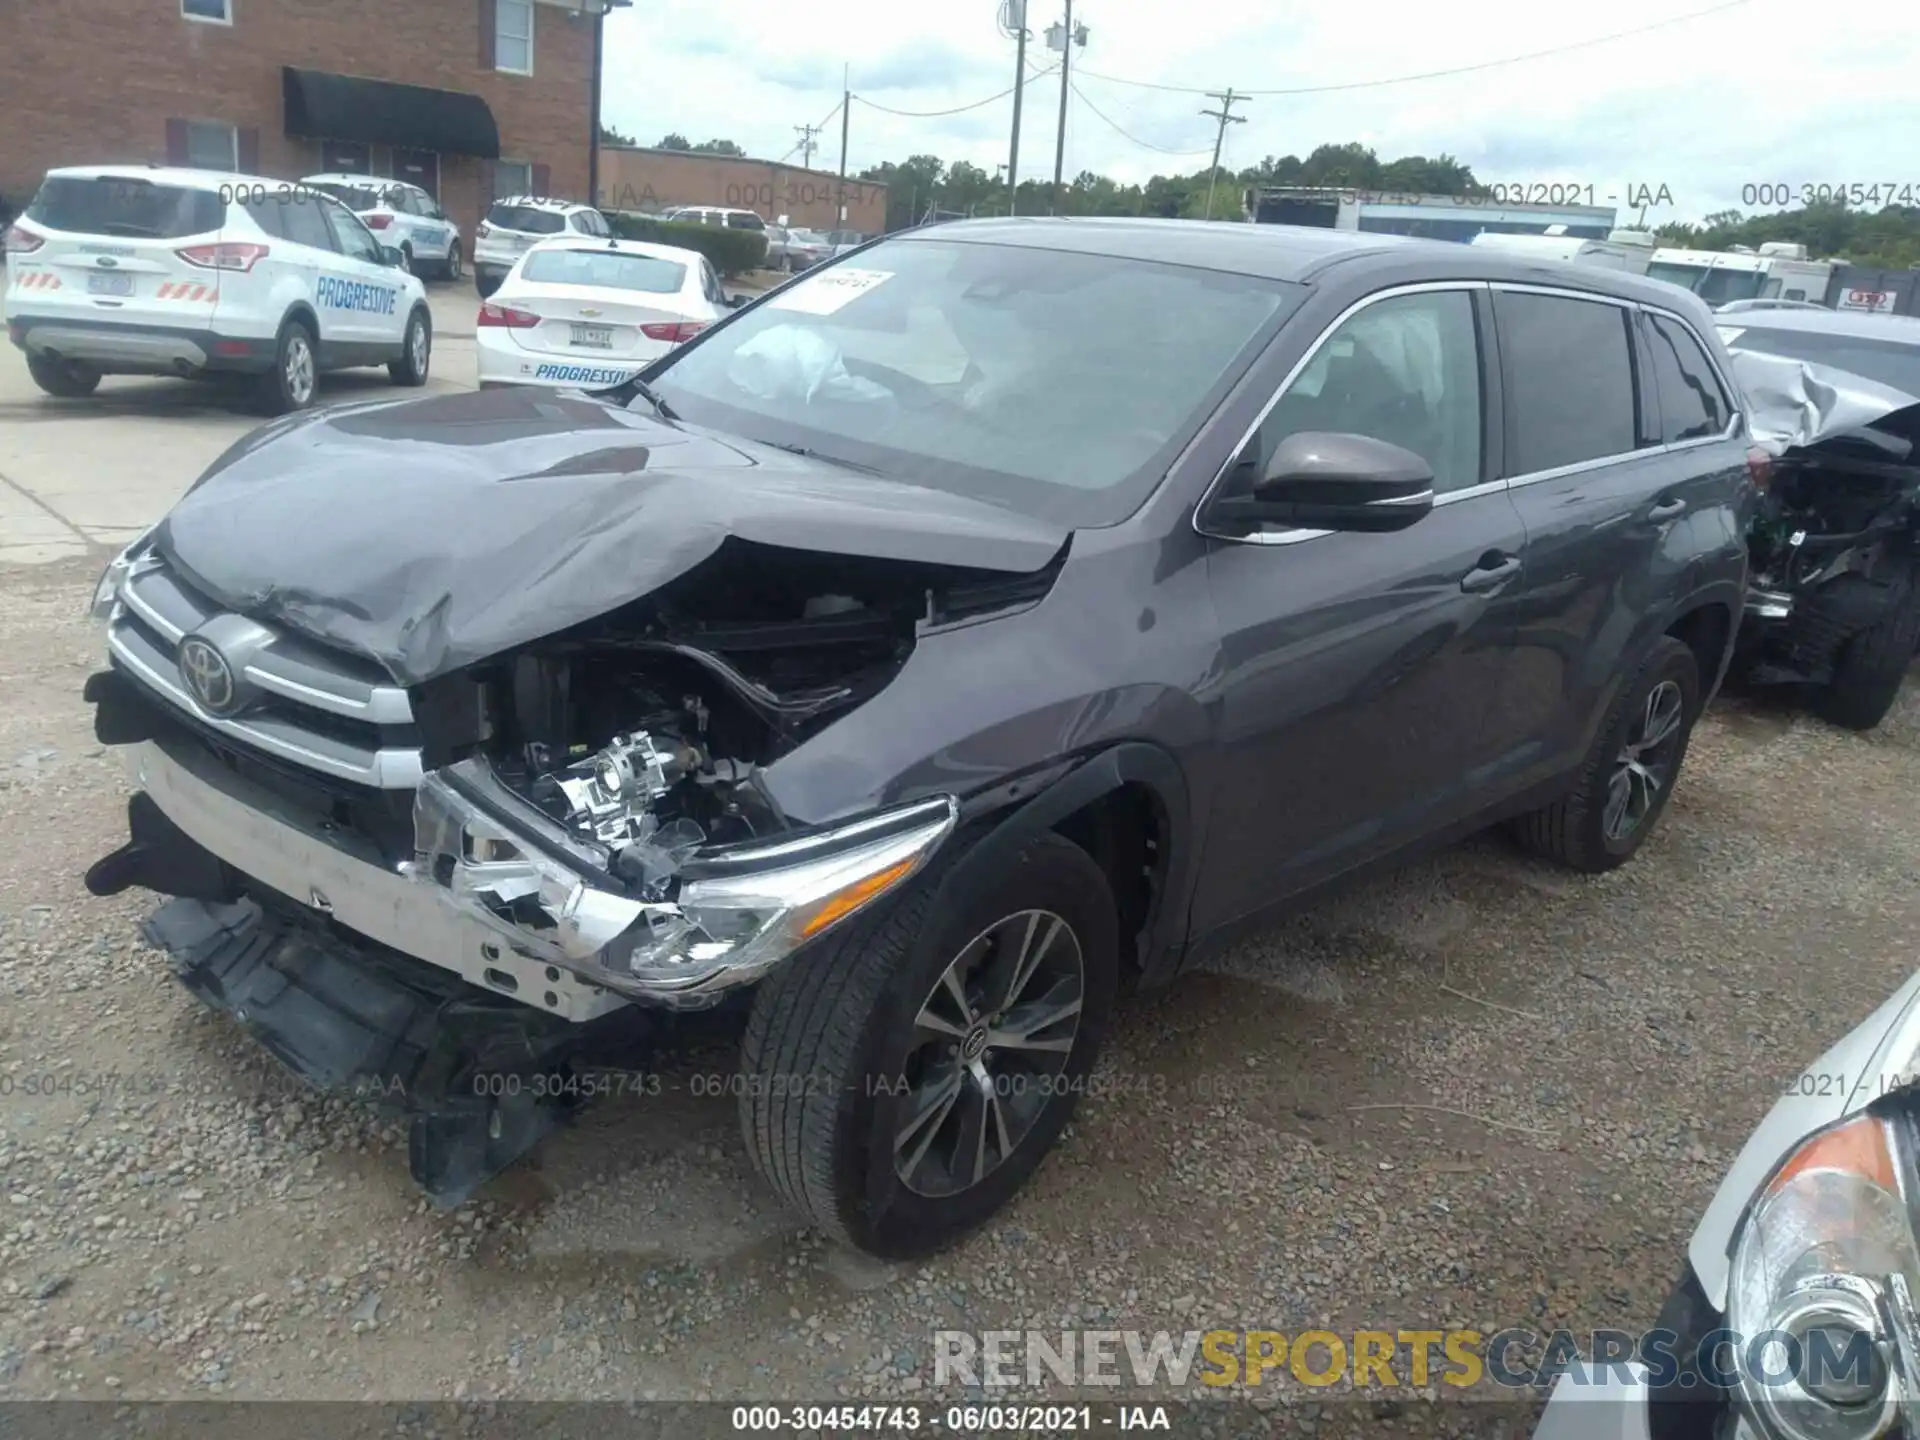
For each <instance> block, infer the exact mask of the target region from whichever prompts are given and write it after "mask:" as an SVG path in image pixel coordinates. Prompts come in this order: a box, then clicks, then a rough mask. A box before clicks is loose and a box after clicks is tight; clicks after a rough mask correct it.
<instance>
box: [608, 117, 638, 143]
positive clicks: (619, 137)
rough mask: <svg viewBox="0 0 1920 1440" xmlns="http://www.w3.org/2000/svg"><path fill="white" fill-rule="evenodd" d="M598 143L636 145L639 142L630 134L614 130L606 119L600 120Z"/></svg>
mask: <svg viewBox="0 0 1920 1440" xmlns="http://www.w3.org/2000/svg"><path fill="white" fill-rule="evenodd" d="M600 143H601V144H602V145H638V144H639V143H640V142H639V141H638V140H635V139H634V138H633V137H632V136H631V135H628V134H625V133H624V132H622V131H619V130H616V129H614V128H613V126H611V125H609V124H607V122H606V121H604V120H602V121H601V122H600Z"/></svg>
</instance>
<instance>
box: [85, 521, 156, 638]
mask: <svg viewBox="0 0 1920 1440" xmlns="http://www.w3.org/2000/svg"><path fill="white" fill-rule="evenodd" d="M158 528H159V527H158V526H157V525H150V526H148V527H147V528H146V529H145V530H143V531H141V533H140V534H139V536H137V537H136V538H135V540H134V542H133V543H132V544H131V545H129V546H127V547H126V549H124V550H122V551H121V552H120V553H119V554H118V555H116V556H114V557H113V559H111V560H109V561H108V562H107V568H106V569H105V570H103V571H101V572H100V578H99V580H98V581H96V582H95V583H94V587H93V603H92V604H91V605H89V606H88V607H87V617H88V618H89V619H90V620H92V621H93V622H94V623H95V624H99V625H104V624H106V623H107V621H109V620H111V619H112V618H113V607H114V606H115V605H117V604H119V603H120V586H121V584H122V582H124V581H125V580H126V578H127V572H128V571H130V570H132V569H133V567H134V565H135V564H136V563H138V561H139V560H140V557H141V556H143V555H145V554H146V553H147V543H148V542H149V541H150V540H152V539H153V532H154V531H155V530H157V529H158Z"/></svg>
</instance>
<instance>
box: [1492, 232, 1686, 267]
mask: <svg viewBox="0 0 1920 1440" xmlns="http://www.w3.org/2000/svg"><path fill="white" fill-rule="evenodd" d="M1555 228H1562V227H1555ZM1636 233H1637V232H1628V231H1621V230H1616V231H1614V232H1613V233H1612V234H1611V235H1609V236H1608V237H1607V238H1606V239H1604V240H1583V239H1581V238H1580V237H1579V236H1577V235H1555V234H1553V233H1551V232H1549V233H1547V234H1545V235H1504V234H1499V233H1496V232H1494V231H1486V232H1483V233H1482V234H1479V235H1476V236H1474V237H1473V239H1472V240H1470V241H1468V242H1467V243H1468V244H1470V245H1478V246H1480V247H1481V248H1482V249H1486V250H1501V251H1505V252H1507V253H1508V254H1518V255H1530V256H1532V257H1533V258H1534V259H1536V260H1564V261H1568V262H1570V263H1572V264H1575V265H1597V266H1599V267H1600V268H1601V269H1603V270H1624V271H1626V272H1627V273H1628V274H1631V275H1644V274H1646V273H1647V266H1648V264H1649V262H1650V261H1651V260H1652V258H1653V251H1652V248H1651V247H1650V246H1647V245H1642V244H1637V243H1635V238H1634V237H1635V235H1636Z"/></svg>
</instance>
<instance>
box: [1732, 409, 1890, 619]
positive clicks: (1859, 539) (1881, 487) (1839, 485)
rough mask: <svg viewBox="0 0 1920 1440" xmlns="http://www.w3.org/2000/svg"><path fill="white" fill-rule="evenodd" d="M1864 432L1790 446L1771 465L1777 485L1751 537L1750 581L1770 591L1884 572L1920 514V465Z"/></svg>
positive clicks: (1769, 492) (1767, 496) (1771, 489)
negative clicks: (1815, 446) (1817, 446)
mask: <svg viewBox="0 0 1920 1440" xmlns="http://www.w3.org/2000/svg"><path fill="white" fill-rule="evenodd" d="M1890 446H1898V447H1899V448H1900V449H1901V450H1904V449H1905V448H1906V444H1905V442H1904V441H1896V440H1893V439H1892V437H1886V444H1884V445H1883V444H1881V443H1878V441H1877V439H1876V438H1872V437H1867V436H1862V437H1860V438H1858V439H1856V440H1852V441H1851V442H1843V441H1829V442H1827V444H1826V445H1825V446H1823V447H1822V449H1821V450H1819V451H1816V452H1789V453H1788V455H1787V456H1785V457H1783V459H1782V460H1780V461H1777V462H1776V463H1775V464H1774V466H1773V478H1772V483H1771V484H1770V486H1769V487H1768V490H1767V492H1766V494H1765V496H1764V498H1763V500H1762V503H1761V509H1760V513H1759V515H1758V516H1757V517H1756V519H1755V521H1754V525H1753V529H1752V531H1751V533H1750V535H1749V541H1748V549H1749V553H1750V555H1751V557H1752V564H1753V570H1752V579H1753V583H1754V584H1755V585H1758V586H1760V587H1763V588H1765V589H1770V590H1783V591H1793V590H1798V589H1801V588H1803V587H1807V586H1814V585H1819V584H1823V583H1825V582H1826V581H1828V580H1831V579H1833V578H1835V577H1836V576H1838V575H1841V574H1845V573H1848V572H1856V573H1861V574H1865V575H1867V576H1868V577H1869V578H1878V579H1891V578H1892V577H1891V576H1889V575H1886V574H1884V573H1883V572H1885V571H1886V570H1887V568H1888V566H1889V564H1890V563H1892V561H1893V559H1894V557H1895V556H1896V555H1897V557H1898V560H1899V563H1901V564H1904V563H1906V557H1907V554H1908V551H1907V547H1906V545H1905V543H1904V541H1905V539H1906V538H1907V537H1909V536H1910V535H1911V533H1912V531H1913V529H1914V524H1915V518H1916V515H1917V514H1920V507H1917V505H1916V501H1917V500H1920V467H1916V466H1915V465H1913V464H1911V463H1903V459H1904V457H1901V456H1892V455H1889V453H1888V448H1889V447H1890Z"/></svg>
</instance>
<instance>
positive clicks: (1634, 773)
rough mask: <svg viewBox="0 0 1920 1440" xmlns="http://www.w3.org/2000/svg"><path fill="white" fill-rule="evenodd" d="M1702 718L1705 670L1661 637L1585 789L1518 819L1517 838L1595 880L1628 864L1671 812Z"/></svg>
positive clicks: (1613, 722) (1628, 688)
mask: <svg viewBox="0 0 1920 1440" xmlns="http://www.w3.org/2000/svg"><path fill="white" fill-rule="evenodd" d="M1676 705H1677V709H1676V708H1674V707H1675V706H1676ZM1699 716H1700V664H1699V662H1698V661H1697V660H1695V659H1694V655H1693V651H1692V650H1690V649H1688V648H1687V646H1686V644H1685V643H1684V642H1682V641H1680V640H1676V639H1675V638H1674V637H1673V636H1671V635H1662V636H1661V637H1660V638H1659V639H1658V640H1657V641H1655V642H1654V645H1653V648H1652V649H1651V650H1650V651H1648V652H1647V656H1646V658H1645V659H1644V660H1642V661H1641V662H1640V666H1639V668H1638V669H1637V670H1635V671H1634V673H1633V674H1632V676H1630V677H1629V678H1628V680H1627V682H1626V684H1624V685H1622V686H1621V687H1620V691H1619V693H1618V694H1617V695H1616V696H1615V697H1614V702H1613V706H1612V708H1611V709H1609V710H1608V711H1607V718H1606V722H1605V723H1604V724H1602V725H1601V727H1600V733H1599V735H1598V736H1596V737H1595V739H1594V743H1593V749H1592V750H1591V751H1589V752H1588V755H1587V761H1586V764H1584V765H1583V766H1581V769H1580V779H1579V783H1578V784H1577V785H1575V787H1574V788H1573V790H1572V791H1571V792H1569V793H1568V794H1566V795H1564V796H1562V797H1561V798H1560V799H1558V800H1556V801H1554V802H1553V803H1552V804H1551V805H1546V806H1543V807H1542V808H1540V809H1538V810H1535V811H1533V812H1531V813H1530V814H1526V815H1522V816H1520V817H1519V818H1518V819H1517V820H1515V821H1514V822H1513V824H1512V831H1513V835H1514V838H1515V839H1516V840H1518V841H1519V842H1520V844H1521V846H1522V847H1524V848H1525V849H1527V850H1531V851H1532V852H1533V853H1534V854H1536V855H1544V856H1546V857H1547V858H1548V859H1550V860H1557V861H1559V862H1560V863H1561V864H1562V865H1565V866H1567V867H1569V868H1570V869H1574V870H1580V871H1584V872H1585V873H1586V874H1589V875H1598V874H1600V873H1601V872H1603V871H1607V870H1611V869H1613V868H1614V867H1616V866H1618V865H1624V864H1625V863H1626V862H1627V861H1628V860H1630V859H1632V858H1633V855H1634V852H1635V851H1637V850H1638V849H1639V848H1640V846H1641V844H1642V843H1643V842H1644V841H1645V840H1646V838H1647V836H1648V835H1649V834H1651V833H1652V832H1653V827H1654V826H1655V825H1656V824H1658V823H1659V820H1660V816H1661V814H1662V813H1663V812H1664V811H1665V810H1666V808H1667V800H1668V798H1669V797H1670V796H1671V795H1672V794H1673V787H1674V783H1675V782H1676V781H1677V780H1678V779H1679V778H1680V765H1681V762H1682V761H1684V760H1685V759H1686V758H1687V742H1688V741H1689V740H1690V739H1691V738H1692V735H1693V722H1694V721H1695V720H1697V719H1698V718H1699ZM1669 722H1670V728H1663V727H1668V726H1669ZM1656 730H1659V732H1660V733H1659V736H1658V739H1657V741H1649V740H1648V739H1647V736H1649V735H1651V734H1653V733H1654V732H1655V731H1656ZM1652 777H1657V779H1658V784H1657V785H1655V784H1653V778H1652ZM1623 786H1624V797H1623V794H1622V787H1623ZM1616 822H1622V823H1616Z"/></svg>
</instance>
